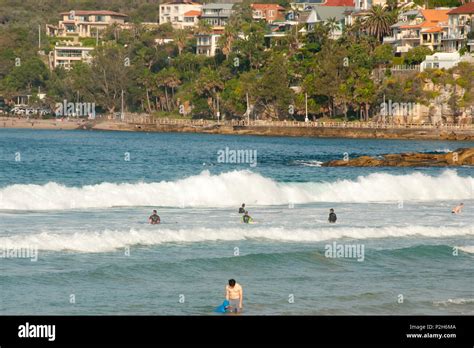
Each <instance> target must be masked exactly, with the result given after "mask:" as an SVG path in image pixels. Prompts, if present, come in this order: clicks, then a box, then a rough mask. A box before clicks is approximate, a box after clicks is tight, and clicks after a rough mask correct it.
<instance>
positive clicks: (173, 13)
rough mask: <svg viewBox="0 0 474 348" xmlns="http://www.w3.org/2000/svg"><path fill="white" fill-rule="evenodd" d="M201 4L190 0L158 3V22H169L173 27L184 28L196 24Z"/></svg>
mask: <svg viewBox="0 0 474 348" xmlns="http://www.w3.org/2000/svg"><path fill="white" fill-rule="evenodd" d="M201 9H202V5H201V4H200V3H197V2H194V1H190V0H174V1H171V2H166V3H164V4H161V5H160V16H159V23H160V24H164V23H171V25H172V26H173V28H175V29H185V28H187V27H193V26H195V25H196V24H197V22H198V20H199V19H198V18H199V16H200V15H201Z"/></svg>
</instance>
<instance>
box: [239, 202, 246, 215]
mask: <svg viewBox="0 0 474 348" xmlns="http://www.w3.org/2000/svg"><path fill="white" fill-rule="evenodd" d="M243 213H245V203H242V206H241V207H240V208H239V214H243Z"/></svg>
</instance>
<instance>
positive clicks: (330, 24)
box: [325, 17, 341, 36]
mask: <svg viewBox="0 0 474 348" xmlns="http://www.w3.org/2000/svg"><path fill="white" fill-rule="evenodd" d="M325 25H326V27H327V28H328V30H329V36H332V35H334V33H335V32H336V31H337V30H339V29H340V28H341V23H339V21H338V20H337V19H336V18H335V17H332V18H329V19H328V20H327V21H326V23H325Z"/></svg>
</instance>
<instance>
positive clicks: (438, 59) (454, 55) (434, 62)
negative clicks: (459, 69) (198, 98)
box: [420, 52, 462, 71]
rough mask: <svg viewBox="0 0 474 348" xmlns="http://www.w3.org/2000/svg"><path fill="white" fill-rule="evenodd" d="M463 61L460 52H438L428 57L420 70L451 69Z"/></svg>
mask: <svg viewBox="0 0 474 348" xmlns="http://www.w3.org/2000/svg"><path fill="white" fill-rule="evenodd" d="M461 60H462V59H461V56H460V55H459V53H458V52H451V53H447V52H437V53H435V54H433V55H431V56H426V58H425V60H424V61H423V62H421V64H420V70H421V71H423V70H425V69H450V68H452V67H455V66H456V65H458V64H459V62H460V61H461Z"/></svg>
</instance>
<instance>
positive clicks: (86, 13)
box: [60, 10, 128, 17]
mask: <svg viewBox="0 0 474 348" xmlns="http://www.w3.org/2000/svg"><path fill="white" fill-rule="evenodd" d="M71 12H72V11H70V12H61V13H60V15H62V16H64V15H68V14H70V13H71ZM74 14H75V15H77V16H89V15H98V16H116V17H128V16H127V15H126V14H123V13H119V12H114V11H81V10H79V11H74Z"/></svg>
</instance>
